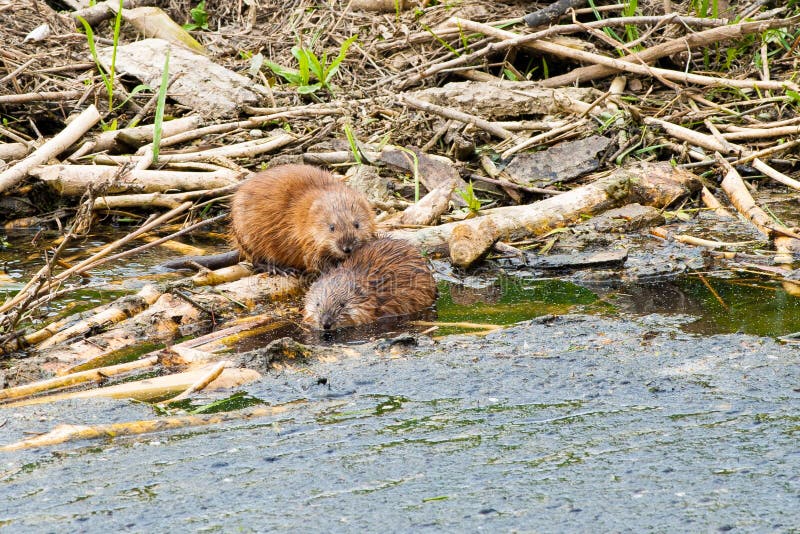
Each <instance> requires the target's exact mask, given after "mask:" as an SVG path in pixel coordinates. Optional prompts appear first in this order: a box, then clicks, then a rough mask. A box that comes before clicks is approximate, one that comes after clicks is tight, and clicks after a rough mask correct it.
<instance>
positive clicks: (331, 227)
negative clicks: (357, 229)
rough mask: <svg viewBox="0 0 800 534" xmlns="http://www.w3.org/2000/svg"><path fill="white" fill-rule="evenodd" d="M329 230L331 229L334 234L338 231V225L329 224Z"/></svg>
mask: <svg viewBox="0 0 800 534" xmlns="http://www.w3.org/2000/svg"><path fill="white" fill-rule="evenodd" d="M328 228H329V229H330V231H331V232H333V231H334V230H336V225H335V224H329V225H328Z"/></svg>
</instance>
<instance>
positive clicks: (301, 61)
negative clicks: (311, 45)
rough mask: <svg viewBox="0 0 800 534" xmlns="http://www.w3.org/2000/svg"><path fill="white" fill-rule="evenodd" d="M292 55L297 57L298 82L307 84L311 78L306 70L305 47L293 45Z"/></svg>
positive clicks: (306, 55)
mask: <svg viewBox="0 0 800 534" xmlns="http://www.w3.org/2000/svg"><path fill="white" fill-rule="evenodd" d="M292 55H293V56H294V57H295V58H297V66H298V67H299V71H298V72H299V73H300V84H301V85H308V82H309V81H310V80H311V75H310V74H309V70H308V53H307V51H306V49H305V48H301V47H299V46H293V47H292Z"/></svg>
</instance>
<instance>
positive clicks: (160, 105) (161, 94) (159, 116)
mask: <svg viewBox="0 0 800 534" xmlns="http://www.w3.org/2000/svg"><path fill="white" fill-rule="evenodd" d="M169 50H170V49H169V48H167V55H166V57H165V58H164V70H163V71H161V85H160V86H159V87H158V100H157V101H156V118H155V122H154V123H153V163H158V149H159V145H160V144H161V128H162V125H163V123H164V107H165V106H166V103H167V85H169Z"/></svg>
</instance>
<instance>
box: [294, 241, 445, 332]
mask: <svg viewBox="0 0 800 534" xmlns="http://www.w3.org/2000/svg"><path fill="white" fill-rule="evenodd" d="M435 300H436V282H435V281H434V279H433V275H431V271H430V269H429V268H428V263H427V261H426V260H425V259H424V258H423V257H422V255H420V253H419V251H418V250H417V249H416V248H415V247H414V246H412V245H410V244H409V243H407V242H405V241H401V240H397V239H390V238H380V239H376V240H375V241H371V242H369V243H367V244H365V245H363V246H362V247H361V248H359V249H358V250H356V251H355V252H354V253H353V254H352V255H351V256H350V257H349V258H347V259H346V260H344V261H343V262H342V263H341V264H340V265H339V266H338V267H335V268H333V269H331V270H330V271H328V272H326V273H324V274H323V275H322V276H321V277H320V278H319V279H318V280H317V281H316V282H314V284H313V285H312V286H311V287H310V288H309V290H308V292H307V293H306V297H305V312H304V321H305V322H307V323H310V324H311V325H312V326H313V327H315V328H321V329H325V330H327V329H330V328H338V327H343V326H354V325H358V324H365V323H371V322H373V321H376V320H377V319H380V318H383V317H393V316H398V315H407V314H410V313H415V312H418V311H421V310H424V309H425V308H427V307H429V306H431V305H432V304H433V303H434V301H435Z"/></svg>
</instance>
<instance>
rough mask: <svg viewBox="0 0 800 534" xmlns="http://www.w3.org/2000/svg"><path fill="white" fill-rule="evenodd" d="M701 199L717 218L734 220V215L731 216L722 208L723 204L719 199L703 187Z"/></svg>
mask: <svg viewBox="0 0 800 534" xmlns="http://www.w3.org/2000/svg"><path fill="white" fill-rule="evenodd" d="M700 198H701V199H702V200H703V204H705V205H706V206H707V207H709V208H711V209H712V210H714V213H716V214H717V217H720V218H722V219H732V218H733V215H731V213H730V212H729V211H728V210H726V209H725V208H724V207H723V206H722V203H721V202H720V201H719V199H717V197H715V196H714V194H713V193H712V192H711V191H709V190H708V188H707V187H706V186H703V189H701V191H700Z"/></svg>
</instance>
